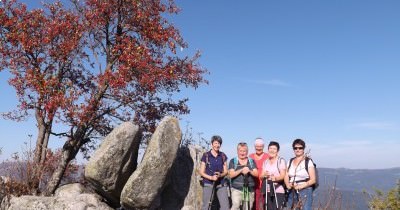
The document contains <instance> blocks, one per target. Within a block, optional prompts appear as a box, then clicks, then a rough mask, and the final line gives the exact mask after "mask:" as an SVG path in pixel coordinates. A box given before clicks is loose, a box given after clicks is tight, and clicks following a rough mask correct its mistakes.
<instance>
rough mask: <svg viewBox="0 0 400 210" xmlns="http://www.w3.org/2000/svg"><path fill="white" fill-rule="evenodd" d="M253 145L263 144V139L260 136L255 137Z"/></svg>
mask: <svg viewBox="0 0 400 210" xmlns="http://www.w3.org/2000/svg"><path fill="white" fill-rule="evenodd" d="M254 145H263V146H264V140H263V139H262V138H257V139H256V140H255V141H254Z"/></svg>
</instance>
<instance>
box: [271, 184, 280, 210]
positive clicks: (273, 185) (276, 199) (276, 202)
mask: <svg viewBox="0 0 400 210" xmlns="http://www.w3.org/2000/svg"><path fill="white" fill-rule="evenodd" d="M271 182H272V181H271ZM272 187H273V189H274V195H275V204H276V209H279V208H278V198H277V197H276V189H275V184H274V182H272Z"/></svg>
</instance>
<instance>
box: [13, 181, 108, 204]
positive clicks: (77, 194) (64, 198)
mask: <svg viewBox="0 0 400 210" xmlns="http://www.w3.org/2000/svg"><path fill="white" fill-rule="evenodd" d="M6 209H8V210H21V209H35V210H48V209H63V210H112V209H113V208H111V207H109V206H108V205H107V204H105V203H104V202H102V198H101V197H100V196H99V195H97V194H95V193H91V192H90V191H88V190H87V189H85V188H84V187H83V186H82V185H80V184H70V185H64V186H63V187H61V188H59V189H58V190H57V191H56V193H55V196H54V197H41V196H21V197H11V199H10V201H9V206H8V208H6Z"/></svg>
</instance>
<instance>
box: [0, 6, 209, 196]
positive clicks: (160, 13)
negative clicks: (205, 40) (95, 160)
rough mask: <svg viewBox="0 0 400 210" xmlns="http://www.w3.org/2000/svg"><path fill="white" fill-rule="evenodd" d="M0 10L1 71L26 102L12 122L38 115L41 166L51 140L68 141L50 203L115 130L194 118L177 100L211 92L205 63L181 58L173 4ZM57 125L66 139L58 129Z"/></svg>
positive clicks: (49, 188) (181, 44) (149, 129)
mask: <svg viewBox="0 0 400 210" xmlns="http://www.w3.org/2000/svg"><path fill="white" fill-rule="evenodd" d="M0 4H1V8H0V42H1V45H0V70H8V71H9V72H10V73H11V75H12V76H11V78H10V80H9V84H10V85H11V86H13V87H14V88H15V90H16V92H17V98H18V100H19V104H18V107H17V109H16V110H15V111H14V112H10V113H7V114H6V115H5V117H7V118H9V119H13V120H21V119H23V118H24V117H27V116H29V115H30V114H31V113H33V114H34V116H35V118H36V122H37V127H38V135H37V143H36V150H35V161H37V162H43V161H44V158H45V155H44V154H46V152H45V150H46V148H47V142H48V141H49V137H50V136H51V135H54V136H59V137H63V138H65V140H66V141H65V144H64V146H63V148H62V157H61V161H60V163H59V164H58V167H57V168H56V170H55V172H54V173H53V176H52V178H51V180H50V181H49V184H48V186H47V190H46V192H45V194H51V193H53V192H54V191H55V189H56V188H57V186H58V184H59V183H60V180H61V177H62V174H63V173H64V171H65V169H66V167H67V165H68V163H69V162H70V161H71V160H72V159H74V158H75V156H76V154H77V153H78V151H79V150H81V151H86V149H88V147H90V146H91V145H92V143H93V140H94V139H96V138H99V137H101V136H104V135H106V134H108V133H109V132H110V131H111V129H112V128H113V126H114V125H115V124H117V123H119V122H121V121H128V120H132V121H134V122H136V123H138V124H140V125H142V128H143V129H144V131H147V132H152V131H153V130H154V128H155V125H156V123H157V122H158V121H159V120H160V119H161V118H162V117H163V116H165V115H167V114H173V115H180V114H186V113H188V112H189V109H188V107H187V105H186V102H187V100H188V99H187V98H181V99H175V98H176V97H173V96H174V95H173V94H174V93H176V92H179V91H180V90H181V89H182V88H191V87H192V88H197V87H198V86H199V85H200V84H201V83H206V81H205V80H204V78H203V75H204V74H205V73H206V70H204V69H202V68H201V67H200V66H199V64H198V63H197V60H198V57H199V55H198V54H196V55H194V56H193V57H189V56H186V55H185V56H179V55H178V53H177V52H176V50H177V49H179V48H186V47H187V44H186V43H185V42H184V41H183V39H182V37H181V35H180V33H179V31H178V29H177V28H175V27H174V26H173V25H172V24H170V23H169V22H168V20H167V19H166V18H165V17H166V16H167V15H169V14H177V13H178V9H177V7H176V5H175V4H174V2H173V1H172V0H170V1H160V0H142V1H137V0H107V1H104V0H86V1H77V0H73V1H71V4H69V6H68V7H66V6H64V5H63V4H61V3H60V2H56V3H54V4H45V5H43V9H34V10H28V9H27V7H26V6H25V5H23V4H21V3H17V2H16V0H5V1H4V0H3V1H2V2H1V3H0ZM59 124H62V125H63V127H61V126H58V127H61V128H64V127H65V130H57V131H56V129H53V127H54V125H59Z"/></svg>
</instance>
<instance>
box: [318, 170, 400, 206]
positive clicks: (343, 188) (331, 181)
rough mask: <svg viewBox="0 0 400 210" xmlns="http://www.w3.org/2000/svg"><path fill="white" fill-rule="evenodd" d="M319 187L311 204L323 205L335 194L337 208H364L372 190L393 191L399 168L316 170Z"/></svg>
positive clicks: (372, 193) (398, 175)
mask: <svg viewBox="0 0 400 210" xmlns="http://www.w3.org/2000/svg"><path fill="white" fill-rule="evenodd" d="M318 177H319V183H320V186H319V187H318V189H317V190H316V191H315V192H314V199H315V202H314V205H317V206H319V205H324V204H326V203H327V202H329V201H328V200H330V199H329V198H330V197H329V196H330V194H332V193H334V194H335V199H336V200H334V201H330V202H331V203H332V202H334V203H335V207H336V208H337V209H354V210H364V209H368V201H369V199H370V198H371V195H374V194H375V190H376V189H377V190H381V191H384V192H387V191H389V190H390V189H393V188H394V187H395V186H396V183H397V182H398V181H399V180H400V167H396V168H388V169H346V168H336V169H334V168H318Z"/></svg>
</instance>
